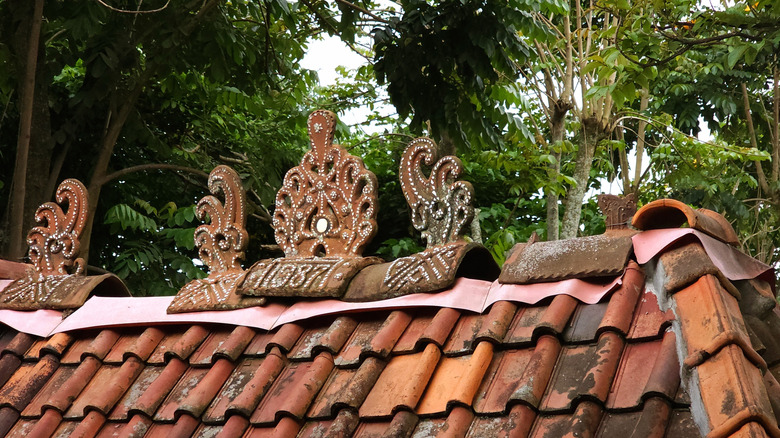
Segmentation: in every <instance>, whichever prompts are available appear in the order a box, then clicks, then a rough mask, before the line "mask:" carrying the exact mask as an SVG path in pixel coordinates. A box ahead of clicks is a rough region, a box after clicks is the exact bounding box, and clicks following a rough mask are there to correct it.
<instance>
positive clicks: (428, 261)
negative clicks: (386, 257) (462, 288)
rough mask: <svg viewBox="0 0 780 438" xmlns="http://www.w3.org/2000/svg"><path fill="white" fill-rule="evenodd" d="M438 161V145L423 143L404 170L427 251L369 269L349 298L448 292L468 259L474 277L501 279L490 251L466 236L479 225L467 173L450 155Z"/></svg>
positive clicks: (412, 149)
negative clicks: (463, 176)
mask: <svg viewBox="0 0 780 438" xmlns="http://www.w3.org/2000/svg"><path fill="white" fill-rule="evenodd" d="M437 158H438V157H437V156H436V144H435V143H434V142H433V141H432V140H430V139H428V138H418V139H416V140H414V141H412V142H411V143H410V144H409V147H408V148H407V149H406V151H405V152H404V155H403V157H402V158H401V166H400V170H399V173H400V179H401V189H402V190H403V193H404V196H405V197H406V200H407V202H408V203H409V207H410V208H411V213H412V225H413V226H414V227H415V228H416V229H417V230H418V231H420V232H421V233H422V236H423V238H424V239H425V241H426V244H427V249H426V250H425V251H422V252H419V253H417V254H412V255H410V256H408V257H402V258H399V259H397V260H395V261H393V262H392V263H387V264H383V265H379V266H370V267H368V268H366V269H364V270H363V271H361V272H360V274H358V275H357V276H356V277H355V279H354V280H353V281H352V284H351V285H350V288H349V290H348V291H347V294H346V296H345V297H344V298H345V299H348V300H373V299H382V298H390V297H394V296H400V295H407V294H410V293H418V292H434V291H437V290H441V289H444V288H446V287H448V286H450V285H451V284H452V283H453V282H454V281H455V277H456V276H457V274H459V273H460V274H463V273H464V269H463V268H462V264H463V261H464V259H465V258H466V257H467V255H469V254H472V255H474V256H475V257H473V262H472V263H468V265H469V266H464V268H466V270H468V271H469V273H468V274H469V276H472V278H484V279H490V280H493V279H494V278H495V276H497V275H498V271H499V269H498V266H497V265H496V264H495V262H494V261H493V258H492V257H491V256H490V254H489V253H488V251H487V250H486V249H485V248H484V247H483V246H482V245H480V244H478V243H475V242H470V241H469V240H467V239H466V237H465V236H464V234H465V233H466V231H467V230H468V229H469V226H470V225H471V224H472V221H473V220H474V207H473V205H472V202H473V200H474V188H473V187H472V186H471V183H469V182H466V181H458V177H459V176H460V174H461V172H462V170H463V166H462V164H461V162H460V160H459V159H458V158H457V157H454V156H451V155H449V156H445V157H442V158H441V159H438V160H437ZM423 165H426V166H430V168H431V172H430V176H425V174H424V172H423ZM477 254H479V257H476V255H477ZM486 260H487V262H486ZM377 279H381V283H380V286H379V287H378V288H377V287H376V286H372V285H375V284H376V282H377ZM377 289H378V290H377Z"/></svg>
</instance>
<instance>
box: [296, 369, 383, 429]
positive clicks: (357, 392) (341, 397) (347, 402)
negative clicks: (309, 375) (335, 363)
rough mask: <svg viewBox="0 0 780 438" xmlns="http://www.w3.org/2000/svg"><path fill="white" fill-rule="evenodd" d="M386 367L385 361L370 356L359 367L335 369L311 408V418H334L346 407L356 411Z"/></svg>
mask: <svg viewBox="0 0 780 438" xmlns="http://www.w3.org/2000/svg"><path fill="white" fill-rule="evenodd" d="M384 368H385V362H384V361H383V360H381V359H377V358H375V357H368V358H366V359H365V361H364V362H363V363H362V364H361V365H360V367H359V368H357V369H335V370H334V371H333V373H331V375H330V377H329V378H328V380H327V381H326V382H325V385H324V386H323V388H322V390H321V391H320V394H319V396H318V397H317V399H316V400H315V401H314V403H313V404H312V406H311V409H309V413H308V415H307V416H308V417H309V418H328V417H330V418H332V417H334V416H335V415H336V410H338V409H342V408H345V407H348V408H352V409H354V410H355V411H357V409H358V408H359V407H360V406H361V405H362V404H363V401H365V399H366V397H367V396H368V393H369V392H370V391H371V388H372V387H373V386H374V383H376V381H377V379H378V378H379V375H380V374H381V373H382V371H383V370H384Z"/></svg>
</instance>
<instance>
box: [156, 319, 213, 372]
mask: <svg viewBox="0 0 780 438" xmlns="http://www.w3.org/2000/svg"><path fill="white" fill-rule="evenodd" d="M208 335H209V331H208V330H207V329H206V328H205V327H203V326H200V325H193V326H190V327H189V328H188V329H187V331H185V332H184V333H182V334H181V336H175V339H172V340H174V341H175V342H172V343H170V344H168V343H161V344H160V345H158V346H157V349H156V350H155V352H154V353H152V356H154V355H155V353H157V350H159V349H161V348H162V349H164V352H163V357H164V358H165V360H166V361H168V360H170V359H171V358H174V357H175V358H177V359H179V360H183V361H186V360H187V359H188V358H189V356H190V355H191V354H192V353H193V352H195V350H196V349H197V348H198V347H199V346H200V344H201V343H202V342H203V341H204V340H205V339H206V337H207V336H208ZM207 353H208V352H207ZM208 362H210V361H207V362H206V363H208Z"/></svg>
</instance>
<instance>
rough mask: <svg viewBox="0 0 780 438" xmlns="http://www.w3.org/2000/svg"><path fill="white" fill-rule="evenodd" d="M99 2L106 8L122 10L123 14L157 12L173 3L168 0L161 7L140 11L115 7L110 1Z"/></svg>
mask: <svg viewBox="0 0 780 438" xmlns="http://www.w3.org/2000/svg"><path fill="white" fill-rule="evenodd" d="M97 2H98V3H100V4H101V5H103V6H105V7H106V8H108V9H111V10H112V11H114V12H120V13H122V14H152V13H155V12H160V11H162V10H164V9H165V8H167V7H168V5H169V4H170V3H171V0H168V1H166V2H165V4H164V5H163V6H162V7H161V8H157V9H149V10H146V11H140V10H139V11H131V10H128V9H118V8H115V7H113V6H111V5H109V4H108V3H106V2H104V1H103V0H97Z"/></svg>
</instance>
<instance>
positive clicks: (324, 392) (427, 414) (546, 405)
mask: <svg viewBox="0 0 780 438" xmlns="http://www.w3.org/2000/svg"><path fill="white" fill-rule="evenodd" d="M691 245H693V246H694V247H698V248H699V249H701V248H702V247H701V245H699V244H696V243H692V244H687V245H682V246H679V247H678V248H674V249H671V250H667V251H666V252H663V253H662V254H660V255H659V256H657V257H655V258H653V260H651V261H650V262H648V263H646V264H645V265H644V266H643V267H640V266H639V265H637V264H636V263H635V262H633V261H630V262H629V263H628V269H627V270H626V273H625V275H624V278H623V282H622V285H621V286H620V288H619V289H618V290H616V291H614V292H612V293H610V294H608V295H607V296H605V297H604V298H603V299H601V300H600V301H599V302H598V303H596V304H592V305H591V304H585V303H583V302H580V301H578V300H577V299H575V298H573V297H571V296H569V295H557V296H554V297H550V298H547V299H544V300H543V301H541V302H539V303H537V304H534V305H530V304H522V303H515V302H509V301H499V302H497V303H494V304H493V305H492V306H490V307H489V309H487V310H486V311H484V312H482V313H473V312H468V311H459V310H456V309H453V308H447V307H445V308H438V309H437V308H431V307H429V308H416V309H411V308H406V309H397V310H391V309H387V310H375V311H370V312H358V313H346V314H337V315H331V316H324V317H315V318H309V319H305V320H301V321H298V322H294V323H286V324H283V325H281V326H279V327H277V328H275V329H273V330H271V331H266V330H260V329H255V328H250V327H246V326H240V325H239V326H230V325H225V324H208V323H204V324H197V325H196V324H178V325H154V324H150V325H148V326H145V327H113V328H104V329H93V330H77V331H71V332H67V333H58V334H55V335H53V336H50V337H47V338H40V337H35V336H31V335H27V334H24V333H20V332H17V331H15V330H13V329H10V328H7V329H6V330H5V332H4V333H3V335H2V336H0V348H1V349H2V355H1V356H0V383H2V386H1V387H0V432H2V433H4V434H5V433H7V434H8V436H27V435H32V436H50V435H51V436H152V437H154V436H163V435H169V436H190V435H192V436H217V435H219V436H236V437H238V436H247V437H254V436H280V437H284V436H290V437H292V436H300V437H309V436H359V437H369V436H420V437H422V436H472V437H482V436H535V437H536V436H539V437H542V436H546V437H549V436H567V435H570V436H604V437H612V436H621V434H625V435H626V436H632V435H631V434H632V433H633V434H634V435H633V436H650V435H652V434H654V433H657V436H664V435H665V436H672V437H685V436H702V435H705V434H708V435H710V436H732V435H735V434H736V435H737V436H763V435H768V436H778V430H777V420H776V417H775V415H774V413H773V412H776V409H777V408H778V407H779V406H780V386H778V383H777V380H776V376H777V374H776V373H777V372H780V348H778V347H780V346H779V345H778V339H780V332H779V331H778V330H780V310H779V309H778V308H777V306H776V304H775V301H774V298H773V295H772V292H771V288H770V287H769V285H768V284H767V283H765V282H763V281H761V280H740V281H734V282H732V283H730V286H729V287H728V288H727V287H724V286H723V284H722V283H721V281H723V277H722V276H721V277H720V278H719V277H718V276H717V275H715V274H713V273H711V272H710V271H711V268H709V267H707V266H703V265H702V266H701V267H700V268H696V269H699V271H698V272H699V273H700V274H701V275H698V274H694V275H692V276H690V278H694V280H693V281H688V280H680V279H678V277H677V276H680V275H682V276H683V277H685V278H689V277H688V276H687V274H685V275H683V274H680V273H678V272H679V271H676V270H675V268H669V269H667V268H666V267H667V266H669V267H671V266H673V264H674V263H675V261H676V260H677V259H678V257H680V256H679V254H683V255H685V257H690V254H689V252H690V249H689V246H691ZM702 253H703V251H702ZM700 255H702V254H700ZM703 256H704V257H707V255H706V253H703ZM696 269H693V270H694V271H695V270H696ZM645 273H648V278H647V279H646V278H645ZM661 273H662V274H661ZM651 276H652V277H651ZM669 283H673V284H676V285H677V286H675V289H674V290H670V291H669V292H666V290H669V288H667V287H664V285H666V284H669ZM732 287H733V288H734V290H736V291H737V292H738V293H739V299H738V298H736V297H735V296H734V295H733V294H732V293H730V292H729V291H728V289H731V288H732ZM659 298H660V303H659ZM128 300H132V298H128ZM74 316H76V315H74ZM681 378H682V381H681ZM220 434H221V435H220Z"/></svg>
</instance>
